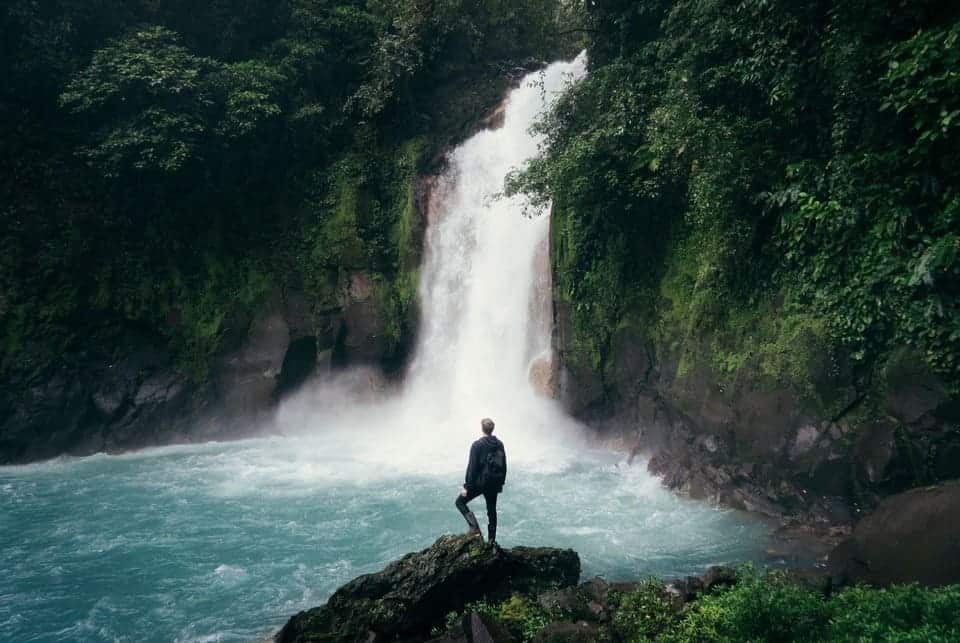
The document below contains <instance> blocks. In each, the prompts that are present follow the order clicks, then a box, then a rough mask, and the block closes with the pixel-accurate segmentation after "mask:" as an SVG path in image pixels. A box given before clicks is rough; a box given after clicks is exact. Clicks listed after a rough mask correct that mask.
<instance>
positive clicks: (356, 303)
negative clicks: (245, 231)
mask: <svg viewBox="0 0 960 643" xmlns="http://www.w3.org/2000/svg"><path fill="white" fill-rule="evenodd" d="M337 279H338V283H337V285H336V286H337V287H336V290H335V294H334V296H333V298H332V299H330V300H327V301H323V300H317V299H314V298H312V297H311V296H310V295H309V294H308V293H306V292H304V291H303V290H297V289H293V288H289V287H288V288H279V287H275V288H272V289H270V290H269V291H268V292H267V293H266V294H265V295H264V296H263V297H262V300H261V301H260V302H259V304H258V305H257V306H256V307H255V308H254V309H253V310H251V311H250V312H247V313H245V312H244V311H236V312H235V314H234V318H233V319H232V320H230V326H229V328H230V329H231V331H230V332H229V333H228V334H227V336H226V337H225V338H224V339H223V341H222V344H221V346H222V348H221V349H220V350H219V351H218V353H217V354H216V355H214V356H213V357H212V359H211V365H210V368H209V372H208V375H207V376H206V377H205V378H204V379H203V380H202V381H198V380H197V379H195V378H193V377H191V376H190V375H189V374H188V373H186V372H184V370H183V368H182V364H180V363H178V361H177V360H176V359H175V357H174V356H173V355H172V354H171V351H170V348H169V339H168V338H166V337H164V336H163V335H161V334H159V333H155V332H150V331H149V330H148V329H143V328H134V327H130V328H127V329H125V331H124V332H123V333H122V334H121V336H120V338H119V342H120V345H118V346H97V345H92V346H91V347H90V348H89V349H88V350H87V351H85V352H84V354H83V356H82V359H81V360H80V361H74V362H73V363H72V364H71V365H70V366H63V367H61V368H59V369H57V370H56V371H55V372H54V373H53V374H52V375H50V376H49V377H47V378H44V379H42V380H41V381H40V382H39V383H38V384H36V385H33V386H29V387H27V388H26V390H25V391H23V392H22V394H20V395H18V396H16V397H15V398H14V397H12V396H10V395H9V394H5V395H4V397H5V398H7V399H5V400H3V401H4V406H5V408H4V413H3V420H2V421H0V464H7V463H15V462H26V461H31V460H39V459H43V458H48V457H53V456H56V455H60V454H63V453H68V454H73V455H85V454H89V453H95V452H98V451H108V452H109V451H122V450H127V449H133V448H138V447H144V446H153V445H162V444H170V443H177V442H189V441H196V440H209V439H224V438H238V437H243V436H244V435H247V434H249V433H250V431H251V430H252V427H253V426H254V425H255V423H256V421H257V419H258V417H259V416H261V415H262V414H263V413H264V412H266V411H268V410H269V409H270V408H271V407H272V406H273V404H274V403H276V402H277V400H278V399H280V398H281V397H282V396H283V395H284V394H285V393H287V392H290V391H292V390H294V389H295V388H296V387H297V386H298V385H300V384H301V383H303V382H304V381H305V380H306V379H307V378H309V377H311V376H314V375H318V374H322V373H325V372H329V371H330V370H332V369H337V368H343V367H346V366H356V365H369V366H373V367H376V368H379V369H381V370H382V371H383V372H384V373H385V374H387V375H388V376H389V375H390V374H392V373H394V372H395V371H396V369H397V368H399V366H400V365H401V364H402V362H403V359H404V357H405V355H406V352H407V348H408V346H409V345H410V343H411V342H412V341H413V334H414V332H415V325H414V320H413V319H412V318H410V317H404V318H402V319H399V320H398V318H397V317H396V312H395V310H394V309H392V308H391V304H392V301H391V299H390V298H391V297H392V296H393V293H392V292H391V291H390V290H389V287H390V285H389V282H387V284H388V285H385V280H384V278H383V275H381V274H379V273H376V272H372V271H369V270H368V271H363V270H344V271H343V272H342V274H341V275H339V276H338V277H337ZM398 323H402V326H401V327H402V329H403V330H402V334H397V333H398V328H401V327H397V326H394V327H393V328H391V324H398Z"/></svg>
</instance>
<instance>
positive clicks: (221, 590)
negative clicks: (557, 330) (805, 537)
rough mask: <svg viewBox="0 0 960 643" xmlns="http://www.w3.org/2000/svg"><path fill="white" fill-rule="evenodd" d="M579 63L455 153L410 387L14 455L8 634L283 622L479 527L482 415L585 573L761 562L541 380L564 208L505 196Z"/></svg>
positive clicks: (2, 497) (231, 633) (520, 517)
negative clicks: (554, 223) (471, 478)
mask: <svg viewBox="0 0 960 643" xmlns="http://www.w3.org/2000/svg"><path fill="white" fill-rule="evenodd" d="M582 73H583V61H582V60H577V61H574V62H572V63H558V64H555V65H551V66H550V67H548V68H547V69H546V70H545V71H544V72H543V75H542V76H540V75H539V74H538V75H537V76H534V77H533V79H532V80H536V81H542V82H536V83H534V84H531V83H530V82H529V80H531V79H528V81H525V82H524V83H522V84H521V86H520V87H519V88H518V89H516V90H514V91H513V92H511V94H510V96H509V100H508V102H507V104H506V113H505V121H504V124H503V127H502V128H500V129H497V130H488V131H483V132H480V133H478V134H477V135H476V136H474V137H473V138H471V139H470V140H469V141H467V142H466V143H464V144H463V145H462V146H461V147H460V148H458V149H457V150H456V151H455V152H454V153H453V154H452V156H451V158H450V164H449V165H450V169H449V171H448V172H447V173H446V174H445V175H444V176H443V177H442V178H441V179H440V181H439V184H438V186H437V190H436V192H435V194H434V198H433V206H432V207H431V212H430V224H429V228H428V231H427V248H426V256H425V261H424V265H423V267H422V283H421V299H422V306H423V311H422V319H423V326H422V329H421V333H420V342H419V346H418V349H417V351H416V357H415V359H414V361H413V363H412V365H411V368H410V371H409V373H408V377H407V381H406V385H405V387H404V390H403V391H401V392H400V393H399V394H398V395H396V396H394V397H392V398H389V399H358V398H357V397H355V396H352V395H348V394H347V393H345V391H348V390H355V386H353V385H352V384H350V383H349V382H347V383H346V384H344V382H345V381H346V380H349V379H350V378H351V377H353V378H360V379H361V380H363V379H364V377H365V375H364V374H363V373H353V374H346V375H345V376H344V379H343V380H342V381H340V382H333V383H325V384H324V385H322V386H312V387H307V389H306V390H304V391H301V392H300V393H299V394H298V395H297V396H295V397H294V398H292V399H290V400H289V401H288V402H287V403H285V404H284V405H283V406H282V407H281V408H280V409H279V410H278V412H277V415H276V418H275V420H274V422H272V423H271V425H270V426H269V427H266V429H267V430H266V432H265V435H266V436H267V437H263V438H259V439H254V440H245V441H241V442H235V443H229V444H205V445H191V446H181V447H169V448H162V449H150V450H146V451H143V452H140V453H135V454H129V455H123V456H104V455H99V456H93V457H89V458H79V459H73V458H61V459H58V460H54V461H52V462H46V463H41V464H36V465H29V466H22V467H6V468H0V548H2V550H3V552H4V558H3V567H2V569H0V640H16V641H88V640H90V641H101V640H108V641H112V640H124V641H127V640H129V641H148V640H157V641H249V640H252V639H255V638H258V637H259V638H262V637H264V636H266V635H269V634H270V633H271V632H272V631H274V630H275V629H276V627H278V626H279V625H280V624H282V623H283V621H284V620H285V619H286V618H287V617H289V616H290V615H291V614H293V613H295V612H297V611H299V610H301V609H304V608H307V607H311V606H314V605H317V604H319V603H321V602H322V601H323V600H325V598H326V597H327V596H328V595H329V594H330V593H331V592H332V591H333V590H334V589H335V588H336V587H337V586H339V585H340V584H342V583H344V582H345V581H347V580H349V579H350V578H352V577H354V576H356V575H358V574H361V573H364V572H368V571H373V570H375V569H378V568H380V567H382V566H383V565H384V564H385V563H386V562H387V561H389V560H392V559H394V558H397V557H399V556H401V555H402V554H404V553H406V552H409V551H411V550H414V549H418V548H422V547H425V546H427V545H429V544H430V543H431V542H432V541H433V540H434V539H435V538H436V537H437V536H438V535H440V534H442V533H449V532H451V531H460V530H462V529H463V528H464V524H463V521H462V519H461V517H460V515H459V514H458V513H457V512H456V510H455V509H454V507H453V499H454V497H455V494H456V493H457V491H458V489H459V485H460V484H461V483H462V476H463V468H464V465H465V462H466V454H467V450H468V448H469V445H470V442H471V440H473V439H474V438H475V437H477V435H478V429H479V420H480V418H481V417H484V416H491V417H493V418H494V419H495V420H496V422H497V434H498V435H499V436H500V437H501V438H502V439H503V440H504V442H505V443H506V446H507V454H508V459H509V461H510V474H509V477H508V480H507V486H506V489H505V493H504V494H503V496H502V497H501V499H500V503H499V512H500V534H499V538H498V540H499V541H500V542H501V544H503V545H504V546H512V545H515V544H521V543H522V544H528V545H537V544H545V545H554V546H563V547H573V548H574V549H576V550H577V551H578V552H579V553H580V556H581V560H582V563H583V567H584V574H585V575H592V574H604V575H606V576H607V577H609V578H623V579H627V578H637V577H641V576H646V575H649V574H660V575H664V576H677V575H683V574H688V573H694V572H697V571H700V570H702V569H703V568H704V567H705V566H707V565H709V564H716V563H720V562H734V561H744V560H750V559H755V558H756V557H757V556H758V555H759V549H760V547H761V544H762V543H763V541H764V535H765V534H766V532H767V527H766V526H764V525H763V524H761V523H759V522H757V521H756V520H753V519H751V518H749V517H747V516H744V515H742V514H738V513H736V512H731V511H722V510H717V509H716V508H713V507H710V506H707V505H705V504H702V503H696V502H691V501H689V500H685V499H683V498H680V497H678V496H675V495H672V494H670V493H668V492H666V491H665V490H663V489H662V488H661V487H660V485H659V483H658V481H657V480H655V479H654V478H652V477H650V476H649V475H648V474H646V472H645V471H644V467H643V463H639V464H635V465H634V466H632V467H628V466H626V465H625V464H624V463H622V462H621V461H620V456H618V455H616V454H613V453H610V452H608V451H604V450H593V449H589V448H587V447H585V445H584V444H583V443H582V441H581V439H580V434H581V433H580V429H579V428H578V427H577V426H576V424H575V423H574V422H573V421H572V420H570V419H569V418H566V417H564V416H563V414H562V413H561V412H560V411H559V410H558V409H557V407H556V405H555V404H554V403H553V401H552V400H550V399H548V398H546V397H544V396H542V395H539V394H538V393H537V390H538V389H542V388H543V387H544V380H546V379H548V377H545V373H546V374H548V373H549V368H546V367H545V365H544V362H543V360H544V359H545V357H547V356H548V355H549V333H550V324H549V319H550V314H549V306H550V301H549V262H548V261H547V256H548V255H547V249H546V239H547V228H548V223H549V222H548V219H547V217H546V216H540V217H533V218H524V217H523V216H521V215H520V210H521V203H520V202H518V201H516V200H513V199H506V198H500V199H496V198H494V196H495V195H496V194H497V193H498V192H499V191H500V190H501V189H502V184H503V179H504V175H505V173H506V172H507V171H508V170H510V169H511V168H513V167H517V166H520V165H521V164H522V162H523V161H524V160H525V159H527V158H529V157H530V156H531V155H532V154H533V153H535V151H536V145H537V141H536V140H535V139H534V138H533V137H531V136H530V135H529V134H528V132H527V129H528V127H529V125H530V124H531V123H532V122H533V120H534V119H535V117H536V116H537V114H538V113H540V112H541V111H542V110H543V109H544V107H545V105H546V103H547V102H548V101H549V100H550V98H551V97H552V96H553V95H554V94H555V92H557V91H558V90H560V89H561V88H562V86H563V84H564V83H566V82H571V81H572V80H574V79H575V78H576V77H577V76H579V75H581V74H582ZM541 85H542V86H541ZM341 385H343V386H341ZM479 504H480V506H478V507H477V508H476V511H477V513H478V515H479V516H480V518H481V522H482V521H483V508H482V502H481V503H479Z"/></svg>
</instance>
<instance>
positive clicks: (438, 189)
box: [280, 54, 585, 471]
mask: <svg viewBox="0 0 960 643" xmlns="http://www.w3.org/2000/svg"><path fill="white" fill-rule="evenodd" d="M584 73H585V55H584V54H581V55H580V56H579V57H577V58H576V59H575V60H573V61H572V62H559V63H554V64H552V65H550V66H548V67H546V68H545V69H543V70H541V71H538V72H533V73H532V74H530V75H528V76H527V77H526V78H524V79H523V80H522V81H521V83H520V85H519V86H518V87H517V88H515V89H513V90H512V91H511V92H510V93H509V95H508V96H507V97H506V99H505V101H504V105H503V106H502V109H503V114H504V118H503V123H502V126H500V127H498V128H495V129H485V130H482V131H480V132H478V133H477V134H475V135H474V136H472V137H471V138H470V139H468V140H467V141H465V142H464V143H463V144H461V145H460V146H459V147H457V148H456V149H455V150H454V151H452V152H451V153H450V155H449V156H448V158H447V166H446V167H447V169H446V170H445V172H444V173H443V174H442V175H441V176H440V177H438V179H437V181H436V182H435V185H434V188H433V190H432V193H431V198H430V199H429V208H428V210H429V211H428V212H427V213H426V215H427V222H428V223H427V230H426V240H425V251H424V260H423V263H422V266H421V271H420V285H419V294H420V304H421V316H420V318H421V328H420V332H419V338H418V343H417V347H416V350H415V351H414V357H413V359H412V361H411V364H410V367H409V369H408V372H407V373H406V377H405V381H404V385H403V387H402V391H400V393H399V394H398V395H397V396H396V397H394V398H393V399H388V400H385V401H380V402H379V403H375V404H371V403H370V402H369V401H365V402H355V403H353V404H351V403H349V402H350V401H349V400H348V399H337V398H338V396H340V394H339V393H337V392H336V387H333V388H332V389H331V388H329V387H328V388H327V390H323V391H314V392H313V393H312V394H309V395H308V401H307V403H306V405H305V406H304V403H303V396H301V399H300V401H294V402H293V403H292V404H287V405H285V406H284V408H282V409H281V412H280V416H281V423H282V424H285V425H287V426H292V425H300V426H303V425H312V426H316V431H315V434H316V435H317V437H320V435H323V438H324V439H325V440H328V441H329V440H331V439H333V438H334V437H335V436H334V435H332V434H331V431H332V432H333V433H336V432H338V431H339V432H341V433H342V432H343V430H342V429H343V428H344V427H349V429H348V434H347V435H346V436H341V437H342V439H343V441H344V446H346V447H348V448H350V450H351V451H353V450H354V449H355V448H356V447H359V446H360V444H358V443H357V442H356V441H357V440H358V439H359V440H360V441H361V443H362V447H363V450H364V452H365V453H366V455H367V456H368V457H370V458H374V459H380V460H382V461H383V462H389V463H390V464H392V465H394V466H396V465H397V463H408V464H409V465H410V466H412V467H415V468H419V467H417V466H416V465H417V463H421V466H422V465H423V464H424V463H426V464H428V465H429V466H427V467H423V468H422V470H424V471H426V470H428V469H430V470H434V471H435V470H436V467H437V466H440V467H443V466H444V464H446V463H450V464H451V465H452V466H453V467H454V468H458V467H461V466H462V464H463V462H462V461H463V460H464V458H465V457H466V452H467V448H468V447H469V445H470V442H471V441H472V440H473V439H475V438H476V437H477V436H478V435H479V423H480V419H481V418H484V417H491V418H493V419H494V421H495V422H496V424H497V429H496V433H497V435H499V436H500V437H501V438H502V439H503V440H504V441H505V442H506V443H507V446H508V453H509V454H510V457H511V461H512V462H517V461H518V460H520V461H522V460H528V461H530V460H538V461H542V460H544V459H545V455H546V453H547V452H548V451H550V450H551V449H559V448H562V446H563V445H569V444H570V443H571V441H573V440H576V439H577V436H578V435H579V434H580V431H579V430H578V429H577V427H576V425H575V423H574V422H573V421H572V420H571V419H570V418H568V417H566V416H565V415H564V414H563V413H562V412H561V411H560V409H559V407H558V405H557V403H556V402H554V401H553V400H551V399H548V396H545V395H544V389H545V388H549V381H548V380H549V379H550V371H551V369H550V364H549V359H550V354H551V349H550V334H551V329H552V300H551V294H550V260H549V246H548V242H549V213H548V212H546V211H542V212H537V213H533V214H534V216H524V215H525V214H528V215H529V214H531V212H529V211H525V205H526V201H525V199H524V197H522V196H519V195H518V196H514V197H506V196H504V195H503V194H502V193H503V186H504V179H505V177H506V175H507V173H508V172H510V171H511V170H514V169H518V168H520V167H522V166H523V165H524V163H525V162H526V161H527V160H529V159H530V158H532V157H533V156H534V155H535V154H536V153H537V151H538V146H539V145H540V144H541V143H542V141H541V140H540V138H539V137H538V136H536V135H534V134H532V133H531V132H530V128H531V126H532V125H533V124H534V123H535V122H536V120H537V118H538V117H540V116H541V115H542V114H543V113H544V112H545V111H546V110H547V109H548V108H549V106H550V105H551V104H552V102H553V101H554V100H556V98H557V97H558V95H559V94H560V93H561V92H562V91H563V90H564V88H565V87H567V86H568V84H570V83H573V82H575V81H576V80H577V79H579V78H580V77H582V76H583V75H584ZM528 210H529V209H528ZM359 407H362V408H359ZM332 413H335V414H337V415H338V417H336V418H334V419H333V420H332V421H331V414H332ZM377 452H379V457H378V456H377ZM553 455H554V459H555V457H556V455H557V454H556V453H555V454H553ZM547 459H548V460H549V459H550V458H547ZM403 468H404V470H409V469H408V468H407V467H403Z"/></svg>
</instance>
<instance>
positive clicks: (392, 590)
mask: <svg viewBox="0 0 960 643" xmlns="http://www.w3.org/2000/svg"><path fill="white" fill-rule="evenodd" d="M579 576H580V559H579V557H578V556H577V553H576V552H574V551H573V550H569V549H552V548H530V547H514V548H513V549H509V550H504V549H500V548H499V547H496V546H490V545H486V544H484V543H483V542H482V541H481V540H480V539H478V538H476V537H471V536H466V535H461V536H442V537H441V538H439V539H438V540H437V541H436V542H435V543H434V544H433V546H431V547H429V548H427V549H424V550H423V551H421V552H417V553H413V554H407V555H406V556H404V557H403V558H401V559H400V560H397V561H394V562H393V563H390V564H389V565H388V566H387V567H385V568H384V569H383V570H382V571H380V572H377V573H375V574H367V575H364V576H360V577H358V578H355V579H354V580H352V581H350V582H349V583H347V584H346V585H344V586H343V587H341V588H340V589H338V590H337V591H336V592H335V593H334V594H333V596H331V597H330V600H329V601H327V603H326V604H325V605H323V606H321V607H316V608H314V609H311V610H307V611H304V612H300V613H299V614H297V615H296V616H294V617H292V618H291V619H290V620H289V621H288V622H287V624H286V625H285V626H284V627H283V629H282V630H280V632H279V633H277V635H276V641H278V643H293V642H297V643H305V642H307V641H323V642H325V643H354V642H363V641H392V640H403V641H424V640H427V639H428V638H429V636H428V634H429V632H430V629H431V627H433V626H435V625H438V624H440V623H442V621H443V619H444V617H445V616H446V614H447V613H449V612H451V611H456V610H459V609H462V608H463V606H464V605H466V604H467V603H470V602H472V601H477V600H480V599H486V600H491V601H496V600H502V599H505V598H507V597H509V596H510V595H511V594H514V593H524V594H536V593H538V592H543V591H546V590H548V589H550V588H557V587H568V586H571V585H574V584H575V583H576V582H577V580H578V578H579Z"/></svg>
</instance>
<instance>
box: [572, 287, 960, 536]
mask: <svg viewBox="0 0 960 643" xmlns="http://www.w3.org/2000/svg"><path fill="white" fill-rule="evenodd" d="M569 306H570V304H569V303H565V302H563V301H557V302H556V303H555V323H556V334H555V350H556V352H557V356H558V359H557V360H556V362H557V369H558V370H557V374H556V381H557V382H559V397H560V400H561V402H562V403H563V404H564V406H565V407H566V408H567V409H568V410H569V412H571V413H572V414H573V415H574V416H576V417H578V418H580V419H582V420H583V421H585V422H586V423H587V424H589V425H591V426H592V427H594V428H595V429H596V430H597V432H598V435H599V436H600V437H601V439H604V440H607V441H610V442H613V443H614V444H618V445H619V446H621V447H622V448H624V449H625V450H628V451H632V452H633V453H634V454H638V455H643V456H646V459H647V462H648V466H649V469H650V470H651V472H653V473H655V474H656V475H658V476H661V478H662V479H663V481H664V483H665V484H666V485H667V486H668V487H670V488H673V489H677V490H680V491H682V492H686V493H688V494H689V495H691V496H693V497H698V498H710V499H712V500H716V501H720V502H723V503H725V504H727V505H729V506H733V507H737V508H742V509H747V510H750V511H756V512H760V513H763V514H766V515H769V516H772V517H775V518H777V519H781V520H783V521H784V522H787V523H794V524H797V523H799V524H804V525H807V526H812V527H813V528H814V529H815V530H817V531H818V532H820V533H821V534H823V535H827V536H828V537H831V538H835V539H836V538H839V537H842V536H843V535H845V534H846V533H849V529H850V528H851V526H852V525H853V524H854V523H855V522H856V520H857V519H858V518H859V517H860V516H861V515H863V514H864V513H865V512H867V511H869V510H870V509H872V508H873V507H874V506H876V504H877V503H878V502H879V501H880V500H881V499H882V498H884V497H886V496H887V495H890V494H892V493H897V492H899V491H903V490H905V489H909V488H910V487H913V486H917V485H923V484H930V483H933V482H937V481H943V480H949V479H952V478H957V477H960V464H958V463H960V458H958V457H956V456H957V455H960V431H958V427H960V412H958V409H960V403H958V402H957V401H956V400H953V399H951V398H950V396H949V395H948V394H947V392H946V391H945V390H944V388H943V386H942V385H941V384H940V383H939V382H938V381H937V379H936V378H935V377H932V376H930V375H929V374H928V373H924V372H922V370H920V369H919V368H918V366H917V364H918V363H920V362H919V361H918V360H916V359H913V357H912V356H911V355H909V354H908V353H904V354H903V355H901V356H900V357H899V359H891V361H890V363H889V364H888V365H887V367H886V368H885V369H884V370H883V372H882V373H881V376H882V377H881V378H880V379H882V381H879V382H870V381H867V380H864V379H862V378H858V377H856V376H854V374H853V372H852V370H851V368H850V367H849V365H844V364H838V363H834V361H835V360H832V359H826V357H825V356H819V355H817V354H813V355H812V357H811V358H810V359H811V364H810V365H809V369H808V370H809V371H810V373H811V374H812V375H811V377H812V378H813V381H810V382H807V383H806V384H808V385H809V386H808V388H809V389H810V390H814V391H816V396H817V397H818V399H819V401H820V404H819V405H817V404H811V403H810V400H809V399H806V398H805V397H804V394H803V392H802V391H798V390H795V389H792V388H790V387H789V386H784V385H781V384H779V383H777V382H774V381H771V380H770V378H769V376H767V375H765V374H764V373H762V372H761V369H759V367H757V366H756V365H753V364H751V363H750V362H749V361H748V362H747V363H746V364H744V365H742V366H741V367H740V368H739V370H738V372H737V377H736V378H735V379H734V380H733V381H732V382H731V383H724V382H726V379H729V378H726V379H725V378H724V377H722V376H721V375H720V374H718V373H715V372H713V371H712V370H711V366H710V365H709V361H710V360H709V359H708V358H707V356H709V355H710V350H711V349H710V347H709V346H702V347H700V349H699V351H700V352H699V353H698V354H700V355H701V358H699V359H697V360H693V363H692V364H689V363H688V364H687V365H685V366H684V368H682V369H681V366H680V363H679V358H678V357H677V356H676V355H671V354H669V350H668V349H667V348H665V347H662V346H658V345H657V344H656V342H654V341H652V340H651V339H650V338H649V337H648V336H647V335H645V334H644V332H643V330H642V329H638V328H635V327H631V326H624V327H623V328H620V329H619V330H618V331H617V333H616V334H615V336H614V337H613V340H612V342H611V348H610V350H609V353H608V355H607V357H606V361H605V362H604V363H603V364H601V366H600V367H599V368H598V367H596V365H594V364H591V363H586V362H585V361H584V360H583V359H582V358H580V357H578V354H577V351H576V350H575V342H574V338H573V329H572V327H571V322H570V315H569ZM665 353H666V354H665ZM821 358H822V359H821ZM821 362H823V363H821Z"/></svg>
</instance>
